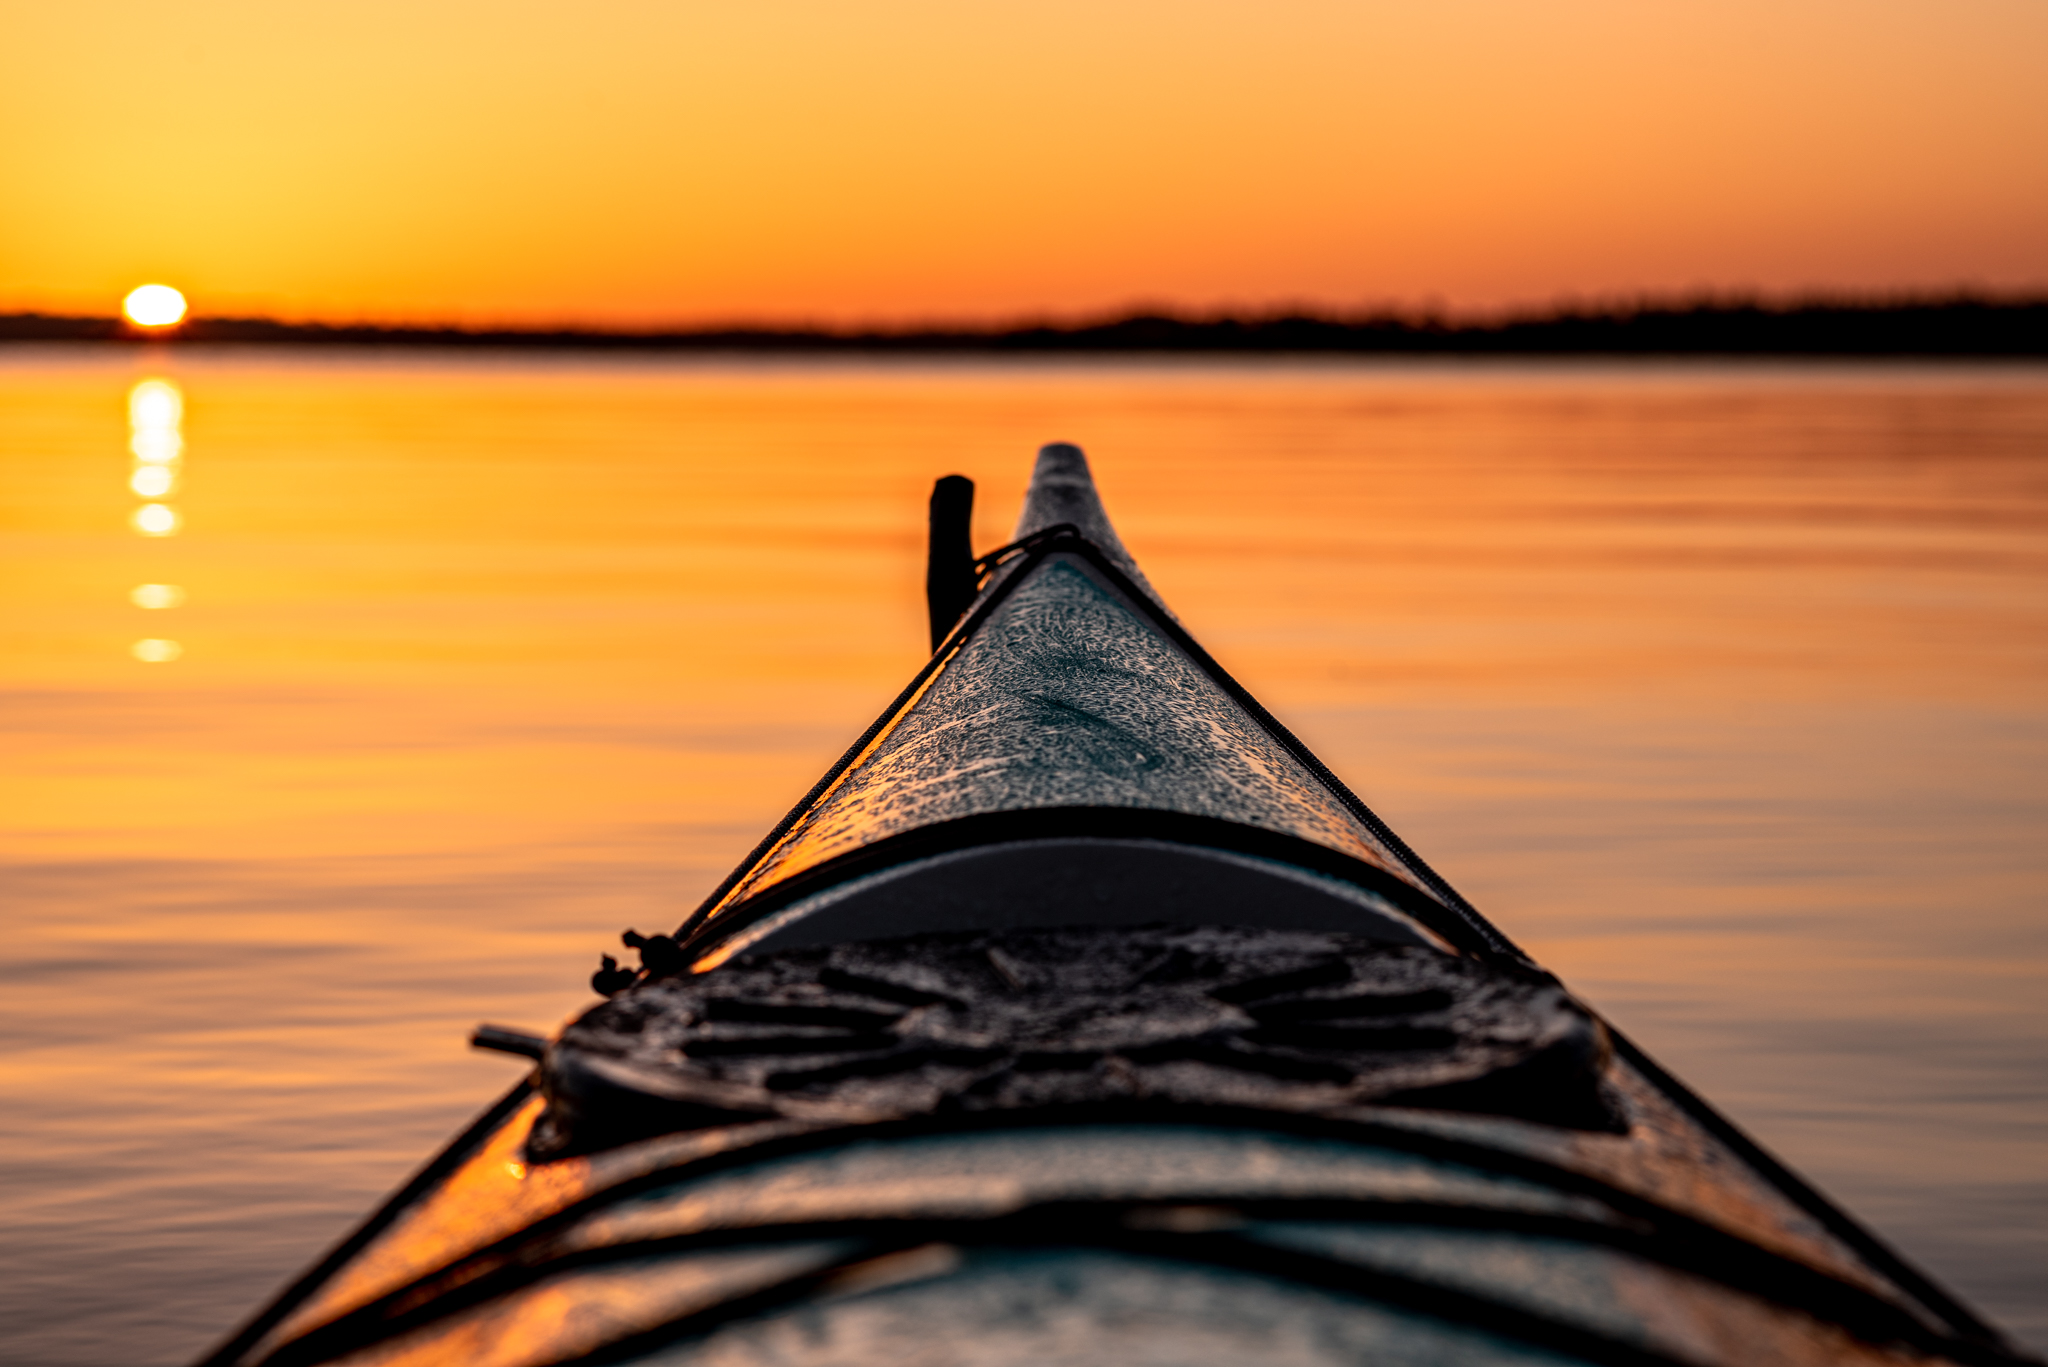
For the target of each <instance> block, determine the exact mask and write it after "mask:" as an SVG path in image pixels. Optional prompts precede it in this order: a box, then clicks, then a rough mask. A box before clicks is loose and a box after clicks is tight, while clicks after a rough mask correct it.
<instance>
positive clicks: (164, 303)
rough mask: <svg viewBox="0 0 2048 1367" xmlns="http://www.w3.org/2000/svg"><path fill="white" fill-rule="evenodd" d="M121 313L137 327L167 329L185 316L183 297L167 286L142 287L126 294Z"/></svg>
mask: <svg viewBox="0 0 2048 1367" xmlns="http://www.w3.org/2000/svg"><path fill="white" fill-rule="evenodd" d="M121 311H122V312H123V313H125V314H127V315H128V321H129V322H131V323H134V324H135V325H136V326H138V327H146V328H167V327H170V326H171V325H172V324H174V323H176V322H177V321H178V320H179V319H181V318H183V317H184V316H185V296H184V295H182V294H180V293H178V292H177V291H176V290H174V289H172V288H171V287H170V286H169V285H143V286H140V287H139V288H136V289H133V290H130V291H129V292H128V297H127V298H126V299H123V300H122V301H121Z"/></svg>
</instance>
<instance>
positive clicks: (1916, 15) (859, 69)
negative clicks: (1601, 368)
mask: <svg viewBox="0 0 2048 1367" xmlns="http://www.w3.org/2000/svg"><path fill="white" fill-rule="evenodd" d="M2044 58H2048V5H2043V4H2041V3H2039V0H1948V3H1944V4H1935V3H1929V2H1927V0H1860V2H1859V3H1848V2H1847V0H1797V2H1796V3H1765V2H1764V0H1727V3H1722V4H1717V5H1713V6H1678V5H1667V4H1648V5H1645V4H1642V3H1640V0H1636V2H1635V3H1622V2H1621V0H1555V2H1554V3H1552V4H1548V5H1543V6H1535V5H1529V4H1526V3H1520V2H1518V0H1441V3H1433V4H1430V5H1414V4H1392V3H1367V2H1364V0H1359V2H1354V3H1334V2H1323V0H1313V2H1312V0H1290V2H1286V3H1270V4H1266V5H1262V6H1257V7H1254V6H1249V5H1223V4H1216V3H1191V2H1184V3H1180V4H1174V5H1167V4H1164V3H1153V2H1151V0H1147V2H1146V3H1122V4H1104V3H1100V0H1098V3H1096V4H1093V5H1084V4H1078V3H1071V0H1038V2H1037V3H1033V4H1029V5H1026V4H1021V3H1013V2H1012V0H996V2H992V3H982V4H977V5H972V6H960V5H944V4H938V3H933V2H932V0H875V2H874V3H870V4H867V5H863V6H859V7H855V6H847V5H833V4H826V3H821V2H820V0H786V2H784V3H756V4H752V5H740V4H736V3H731V2H730V0H722V2H718V3H676V2H675V0H592V3H587V4H585V5H583V6H579V7H575V8H570V7H564V6H558V5H541V4H536V3H524V2H516V0H501V2H499V3H492V4H488V5H487V4H483V3H480V0H436V3H431V4H420V3H408V4H399V3H396V2H395V0H359V3H356V4H352V5H349V6H345V7H344V6H332V5H320V6H316V5H310V4H305V3H275V2H274V0H272V2H270V3H257V0H185V2H184V3H179V4H175V5H174V4H170V3H167V0H70V3H67V4H65V5H62V6H29V5H26V4H15V5H12V6H9V7H8V10H7V12H6V14H5V16H4V17H0V178H4V185H0V196H4V203H0V309H23V308H44V309H54V310H63V311H89V312H97V313H108V312H111V311H112V310H113V309H114V307H115V305H116V303H117V301H118V300H119V298H120V296H121V295H122V294H123V293H125V292H126V290H128V289H129V288H131V287H132V286H134V285H135V284H138V283H140V282H142V281H143V280H149V279H160V280H163V281H166V282H167V283H170V284H173V285H176V286H178V287H179V288H181V289H183V290H185V292H186V293H187V294H188V295H189V296H190V297H191V299H192V301H193V305H194V309H195V312H196V313H198V314H202V315H203V314H209V313H210V314H216V315H218V314H241V313H273V314H277V315H281V316H285V317H294V318H312V319H323V320H334V321H339V320H349V319H373V320H389V321H415V320H430V319H431V320H442V319H445V320H451V321H458V322H468V323H496V322H515V323H516V322H524V323H551V322H566V323H600V324H602V323H616V324H629V325H630V324H636V323H654V322H689V321H714V320H727V319H772V320H791V321H797V320H816V321H889V320H909V319H918V318H948V317H1014V316H1019V315H1028V314H1031V313H1034V312H1040V311H1045V312H1054V313H1068V314H1071V313H1079V312H1089V311H1095V310H1101V309H1110V308H1116V307H1121V306H1126V305H1129V304H1132V303H1136V302H1154V303H1162V304H1168V305H1173V306H1178V307H1182V308H1196V309H1200V308H1216V307H1238V308H1257V307H1264V306H1270V305H1273V304H1279V303H1292V302H1300V303H1310V304H1317V305H1322V306H1326V307H1329V306H1337V307H1346V306H1358V305H1361V304H1371V303H1381V302H1386V303H1396V304H1410V305H1412V304H1415V303H1420V302H1425V301H1431V302H1438V303H1441V304H1444V305H1447V306H1449V307H1451V308H1454V309H1484V308H1491V307H1498V306H1502V305H1512V304H1518V303H1530V302H1538V301H1543V300H1548V299H1554V298H1558V297H1561V296H1573V295H1576V296H1581V297H1587V296H1590V297H1596V298H1597V297H1602V296H1614V295H1627V294H1634V293H1637V292H1653V293H1666V294H1671V293H1683V292H1688V291H1692V290H1697V289H1701V288H1721V289H1755V290H1762V291H1766V292H1776V293H1794V292H1799V291H1804V290H1839V291H1858V292H1876V291H1892V290H1914V289H1918V290H1929V289H1935V290H1938V289H1947V288H1954V287H1958V286H1974V287H1978V288H1987V289H1994V290H1996V289H2038V288H2042V287H2044V286H2048V80H2043V79H2042V78H2041V70H2042V67H2043V62H2044Z"/></svg>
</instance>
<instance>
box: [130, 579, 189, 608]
mask: <svg viewBox="0 0 2048 1367" xmlns="http://www.w3.org/2000/svg"><path fill="white" fill-rule="evenodd" d="M128 601H129V602H131V603H133V604H135V606H136V607H139V608H151V609H158V608H174V607H176V606H178V604H180V603H182V602H184V601H185V590H183V589H182V588H179V587H178V586H177V585H176V584H137V585H136V586H135V587H134V588H132V589H130V590H129V591H128Z"/></svg>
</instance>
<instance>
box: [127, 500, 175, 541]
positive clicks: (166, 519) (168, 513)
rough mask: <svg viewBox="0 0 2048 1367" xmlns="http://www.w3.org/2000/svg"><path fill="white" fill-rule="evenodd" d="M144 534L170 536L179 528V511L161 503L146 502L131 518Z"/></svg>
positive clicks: (136, 528)
mask: <svg viewBox="0 0 2048 1367" xmlns="http://www.w3.org/2000/svg"><path fill="white" fill-rule="evenodd" d="M129 521H131V522H133V523H134V524H135V530H136V531H138V532H141V533H142V534H143V535H144V536H169V535H171V534H172V533H173V532H175V531H177V530H178V513H177V510H176V509H174V508H167V507H165V506H164V505H163V504H161V503H145V504H143V505H142V506H141V507H140V508H137V509H136V510H135V515H134V516H133V517H132V518H130V519H129Z"/></svg>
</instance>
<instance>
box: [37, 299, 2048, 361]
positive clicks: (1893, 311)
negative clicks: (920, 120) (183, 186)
mask: <svg viewBox="0 0 2048 1367" xmlns="http://www.w3.org/2000/svg"><path fill="white" fill-rule="evenodd" d="M8 341H14V342H93V341H98V342H110V341H111V342H127V343H131V344H147V345H152V346H161V345H172V346H175V345H180V344H185V343H192V342H202V343H228V344H245V345H265V346H402V347H461V348H486V349H536V350H594V351H756V352H882V353H889V352H900V353H967V354H984V355H986V354H996V355H1000V354H1014V353H1023V354H1034V353H1048V352H1050V353H1062V352H1067V353H1075V352H1078V353H1084V354H1085V353H1113V352H1155V353H1156V352H1169V353H1197V354H1199V353H1280V354H1317V353H1323V354H1345V353H1351V354H1372V353H1383V354H1420V355H1510V356H1532V355H1534V356H1541V355H1562V356H1613V355H1636V356H1686V355H1714V356H2048V297H2012V298H1993V297H1978V296H1969V295H1956V296H1949V297H1940V298H1934V297H1930V298H1922V299H1908V300H1890V301H1883V300H1880V301H1856V300H1823V301H1815V302H1805V303H1789V304H1763V303H1756V302H1747V303H1743V302H1737V303H1723V302H1712V301H1709V302H1684V301H1680V302H1668V301H1667V302H1656V301H1648V302H1643V303H1640V304H1635V305H1629V306H1624V307H1616V308H1610V309H1578V308H1559V309H1553V310H1550V311H1543V312H1525V313H1517V314H1513V315H1504V316H1497V317H1492V318H1481V317H1467V318H1463V319H1447V318H1443V317H1438V316H1433V315H1426V314H1414V313H1400V312H1394V311H1383V312H1378V313H1351V314H1345V313H1339V312H1324V313H1315V312H1301V313H1282V312H1278V311H1274V312H1265V313H1255V314H1249V315H1245V316H1237V317H1232V316H1201V315H1195V314H1180V315H1174V314H1164V313H1161V314H1150V313H1131V314H1122V315H1116V316H1108V317H1104V316H1097V317H1094V318H1086V319H1068V320H1065V321H1031V322H1021V323H1014V324H943V323H942V324H931V325H916V326H904V327H896V328H874V329H866V330H861V329H834V328H829V327H816V326H802V325H789V326H776V325H769V324H748V323H740V324H731V325H722V326H716V327H695V328H679V329H672V330H639V331H628V330H605V329H601V328H459V327H438V326H412V325H394V326H377V325H371V324H362V325H329V324H325V323H284V322H278V321H276V320H273V319H267V318H193V319H189V320H188V321H186V322H185V323H184V324H183V325H182V326H181V327H180V328H179V330H178V333H177V335H176V336H175V337H165V336H156V335H151V336H142V335H140V334H138V333H137V332H136V331H135V330H134V329H133V328H130V327H129V326H127V325H126V324H124V323H122V322H121V321H120V320H118V319H114V318H89V317H70V316H61V315H54V314H40V313H16V314H0V342H8Z"/></svg>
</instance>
